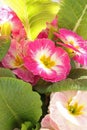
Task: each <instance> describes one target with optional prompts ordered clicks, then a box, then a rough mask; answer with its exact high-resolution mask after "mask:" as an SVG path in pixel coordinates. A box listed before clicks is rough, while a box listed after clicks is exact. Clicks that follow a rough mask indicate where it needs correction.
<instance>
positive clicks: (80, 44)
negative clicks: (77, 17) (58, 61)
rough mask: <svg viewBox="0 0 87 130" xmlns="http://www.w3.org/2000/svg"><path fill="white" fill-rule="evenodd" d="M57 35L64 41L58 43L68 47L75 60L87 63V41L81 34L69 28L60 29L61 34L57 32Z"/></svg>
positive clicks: (83, 63)
mask: <svg viewBox="0 0 87 130" xmlns="http://www.w3.org/2000/svg"><path fill="white" fill-rule="evenodd" d="M55 35H56V36H57V37H58V38H60V40H62V41H63V43H60V42H58V44H61V45H62V46H64V47H66V48H68V51H69V53H70V54H71V55H72V56H73V59H74V60H75V61H77V62H78V63H80V64H82V65H87V43H86V41H85V40H83V38H82V37H81V36H79V35H77V34H76V33H74V32H72V31H71V30H67V29H60V30H59V34H58V33H55Z"/></svg>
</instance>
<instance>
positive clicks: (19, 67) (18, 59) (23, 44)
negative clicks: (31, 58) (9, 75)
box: [2, 39, 39, 85]
mask: <svg viewBox="0 0 87 130" xmlns="http://www.w3.org/2000/svg"><path fill="white" fill-rule="evenodd" d="M28 44H29V42H28V41H27V40H21V41H20V42H17V41H16V40H15V39H12V40H11V46H10V49H9V51H8V53H7V54H6V56H5V57H4V59H3V60H2V64H3V66H4V67H5V68H10V69H11V70H12V71H13V73H14V74H16V75H17V76H18V77H19V78H21V79H23V80H24V81H26V82H30V83H31V84H33V85H34V84H36V82H37V81H38V79H39V77H38V76H34V75H33V74H32V72H30V71H29V70H27V68H26V67H25V66H24V60H23V57H24V56H25V55H26V54H27V53H26V52H27V45H28Z"/></svg>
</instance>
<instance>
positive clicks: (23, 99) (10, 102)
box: [0, 77, 42, 130]
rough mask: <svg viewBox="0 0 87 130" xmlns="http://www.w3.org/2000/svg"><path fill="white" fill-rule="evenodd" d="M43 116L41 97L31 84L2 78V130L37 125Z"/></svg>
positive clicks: (0, 92)
mask: <svg viewBox="0 0 87 130" xmlns="http://www.w3.org/2000/svg"><path fill="white" fill-rule="evenodd" d="M41 114H42V110H41V101H40V96H39V94H38V93H37V92H33V91H32V86H31V85H30V84H29V83H26V82H23V81H22V80H18V79H15V78H4V77H3V78H0V130H13V129H14V128H21V124H22V123H23V122H25V121H30V122H32V124H36V123H37V122H38V120H39V118H40V116H41Z"/></svg>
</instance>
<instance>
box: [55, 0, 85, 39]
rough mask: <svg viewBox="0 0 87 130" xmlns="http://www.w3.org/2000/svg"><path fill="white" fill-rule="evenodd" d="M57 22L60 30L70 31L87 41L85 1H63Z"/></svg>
mask: <svg viewBox="0 0 87 130" xmlns="http://www.w3.org/2000/svg"><path fill="white" fill-rule="evenodd" d="M58 20H59V22H58V25H59V27H60V28H67V29H71V30H73V31H75V32H77V33H78V34H79V35H81V36H83V37H84V38H85V39H87V30H86V28H87V0H84V1H82V0H72V1H71V0H63V1H62V2H61V6H60V11H59V13H58Z"/></svg>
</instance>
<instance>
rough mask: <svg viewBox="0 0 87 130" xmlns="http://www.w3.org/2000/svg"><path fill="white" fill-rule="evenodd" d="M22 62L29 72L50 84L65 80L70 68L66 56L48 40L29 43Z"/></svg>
mask: <svg viewBox="0 0 87 130" xmlns="http://www.w3.org/2000/svg"><path fill="white" fill-rule="evenodd" d="M24 60H25V66H26V68H27V69H28V70H29V71H31V72H32V73H33V74H34V75H39V76H40V77H41V78H43V79H44V80H46V81H50V82H57V81H60V80H63V79H65V78H66V77H67V75H68V73H69V71H70V68H71V66H70V59H69V56H68V54H67V53H66V52H65V51H64V50H63V49H62V48H60V47H56V46H55V44H54V42H52V41H51V40H49V39H38V40H35V41H33V42H31V43H30V44H29V48H28V56H27V57H25V58H24Z"/></svg>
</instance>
